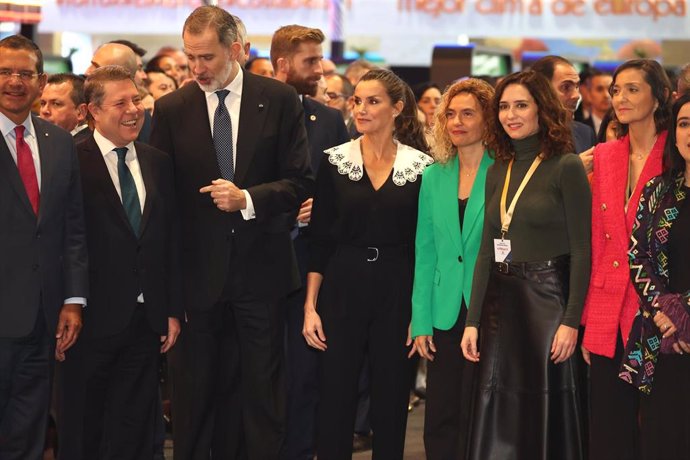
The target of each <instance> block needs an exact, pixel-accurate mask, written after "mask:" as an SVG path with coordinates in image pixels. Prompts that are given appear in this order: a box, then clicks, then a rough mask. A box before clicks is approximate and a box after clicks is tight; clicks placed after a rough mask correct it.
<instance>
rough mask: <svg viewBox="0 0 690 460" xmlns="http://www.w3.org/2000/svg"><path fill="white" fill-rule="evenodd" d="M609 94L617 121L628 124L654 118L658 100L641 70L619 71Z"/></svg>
mask: <svg viewBox="0 0 690 460" xmlns="http://www.w3.org/2000/svg"><path fill="white" fill-rule="evenodd" d="M611 96H612V103H613V109H614V110H615V111H616V118H618V121H619V122H621V123H623V124H627V125H629V124H631V123H640V122H648V121H650V120H653V119H654V111H655V110H656V108H657V107H658V102H657V101H656V99H655V98H654V95H653V94H652V87H651V86H649V83H647V82H646V81H645V79H644V72H643V71H642V70H639V69H625V70H623V71H622V72H620V73H619V74H618V75H617V76H616V81H614V82H613V86H612V87H611Z"/></svg>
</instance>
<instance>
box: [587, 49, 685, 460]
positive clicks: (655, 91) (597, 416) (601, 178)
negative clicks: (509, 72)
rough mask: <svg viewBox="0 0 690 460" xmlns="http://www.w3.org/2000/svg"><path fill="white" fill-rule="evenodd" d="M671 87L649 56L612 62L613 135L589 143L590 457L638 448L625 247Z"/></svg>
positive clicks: (633, 309)
mask: <svg viewBox="0 0 690 460" xmlns="http://www.w3.org/2000/svg"><path fill="white" fill-rule="evenodd" d="M671 91H672V89H671V84H670V82H669V80H668V77H667V76H666V73H665V72H664V70H663V68H662V67H661V66H660V65H659V64H658V63H657V62H656V61H653V60H649V59H638V60H632V61H628V62H626V63H624V64H622V65H621V66H619V67H618V69H616V72H615V73H614V75H613V84H612V85H611V88H610V92H611V96H612V102H613V108H614V110H615V117H614V120H615V121H617V122H618V124H619V131H618V136H619V138H618V139H617V140H614V141H611V142H607V143H605V144H599V145H597V147H596V148H595V150H594V165H593V169H594V175H593V177H592V273H591V279H590V285H589V292H588V294H587V300H586V302H585V309H584V312H583V315H582V324H583V325H584V326H585V333H584V338H583V344H582V352H583V355H584V357H585V360H586V361H587V362H588V363H590V365H591V367H590V379H591V387H590V405H591V421H590V459H591V460H599V459H606V460H614V459H615V460H634V459H636V458H637V454H638V452H639V449H638V446H637V432H638V423H637V412H638V398H639V396H638V392H637V391H636V389H635V388H634V387H632V386H631V385H628V384H626V383H625V382H624V381H623V380H621V379H619V378H618V373H619V368H620V365H621V361H622V357H623V350H624V347H625V344H626V342H627V340H628V336H629V334H630V329H631V327H632V323H633V319H634V317H635V315H636V314H637V311H638V308H639V299H638V296H637V293H636V292H635V289H634V288H633V286H632V283H631V282H630V272H629V268H628V254H627V252H628V249H629V241H630V234H631V231H632V226H633V222H634V219H635V212H636V210H637V205H638V201H639V199H640V193H641V192H642V189H643V188H644V185H645V184H646V183H647V181H649V180H650V179H651V178H652V177H654V176H657V175H659V174H661V165H662V154H663V150H664V144H665V142H666V134H667V131H666V130H667V128H668V124H669V120H670V115H671V113H670V98H671Z"/></svg>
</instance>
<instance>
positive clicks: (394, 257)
mask: <svg viewBox="0 0 690 460" xmlns="http://www.w3.org/2000/svg"><path fill="white" fill-rule="evenodd" d="M369 255H370V254H369V253H368V252H367V251H366V249H364V250H359V249H356V248H346V249H339V250H337V251H336V253H335V254H334V256H333V257H332V259H331V262H330V264H329V267H328V269H327V270H326V273H325V274H324V280H323V284H322V286H321V291H320V293H319V300H318V305H317V312H318V313H319V315H320V316H321V320H322V323H323V327H324V333H325V335H326V344H327V347H328V349H327V350H326V351H325V352H323V353H322V356H321V358H322V359H321V369H320V392H321V398H320V403H319V410H318V414H319V415H318V428H317V429H318V436H317V451H318V458H319V460H340V459H350V458H351V457H352V432H353V427H354V423H355V413H356V411H357V399H358V383H359V377H360V370H361V367H362V361H363V359H364V356H365V353H367V351H368V355H369V360H370V379H371V380H370V382H371V425H372V429H373V432H374V438H373V452H372V455H373V457H372V458H373V459H385V460H396V459H402V456H403V450H404V445H405V428H406V424H407V403H408V397H409V381H408V379H407V375H408V374H409V361H408V359H407V351H408V349H407V348H406V347H405V340H406V338H407V328H408V325H409V322H410V316H411V305H410V294H411V285H412V261H411V257H409V256H408V255H407V254H406V253H404V252H397V251H386V250H385V249H381V250H380V253H379V257H378V260H377V261H375V262H367V257H369Z"/></svg>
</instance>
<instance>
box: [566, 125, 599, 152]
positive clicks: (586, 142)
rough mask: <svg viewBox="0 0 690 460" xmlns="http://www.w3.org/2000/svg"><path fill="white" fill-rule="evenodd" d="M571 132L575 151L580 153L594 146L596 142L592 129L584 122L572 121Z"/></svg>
mask: <svg viewBox="0 0 690 460" xmlns="http://www.w3.org/2000/svg"><path fill="white" fill-rule="evenodd" d="M572 132H573V141H574V143H575V153H578V154H579V153H582V152H584V151H585V150H587V149H590V148H592V147H594V146H595V145H596V143H597V138H596V136H595V135H594V130H593V129H592V128H591V127H589V126H587V125H586V124H584V123H580V122H579V121H573V125H572Z"/></svg>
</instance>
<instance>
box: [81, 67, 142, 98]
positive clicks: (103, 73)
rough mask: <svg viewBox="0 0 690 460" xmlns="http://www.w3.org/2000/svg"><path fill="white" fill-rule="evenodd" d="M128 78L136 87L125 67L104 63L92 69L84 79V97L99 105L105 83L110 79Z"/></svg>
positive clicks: (121, 79)
mask: <svg viewBox="0 0 690 460" xmlns="http://www.w3.org/2000/svg"><path fill="white" fill-rule="evenodd" d="M123 80H129V81H131V82H132V84H134V86H135V87H136V83H135V82H134V78H133V77H132V75H131V74H130V73H129V70H127V69H126V68H125V67H123V66H121V65H105V66H103V67H99V68H97V69H96V70H94V71H93V72H92V73H91V74H90V75H89V77H88V78H87V79H86V84H85V85H84V97H85V98H86V102H87V103H89V104H90V103H92V102H93V103H94V104H95V105H96V106H98V107H100V106H101V104H102V103H103V98H104V97H105V84H106V83H108V82H111V81H123Z"/></svg>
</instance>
